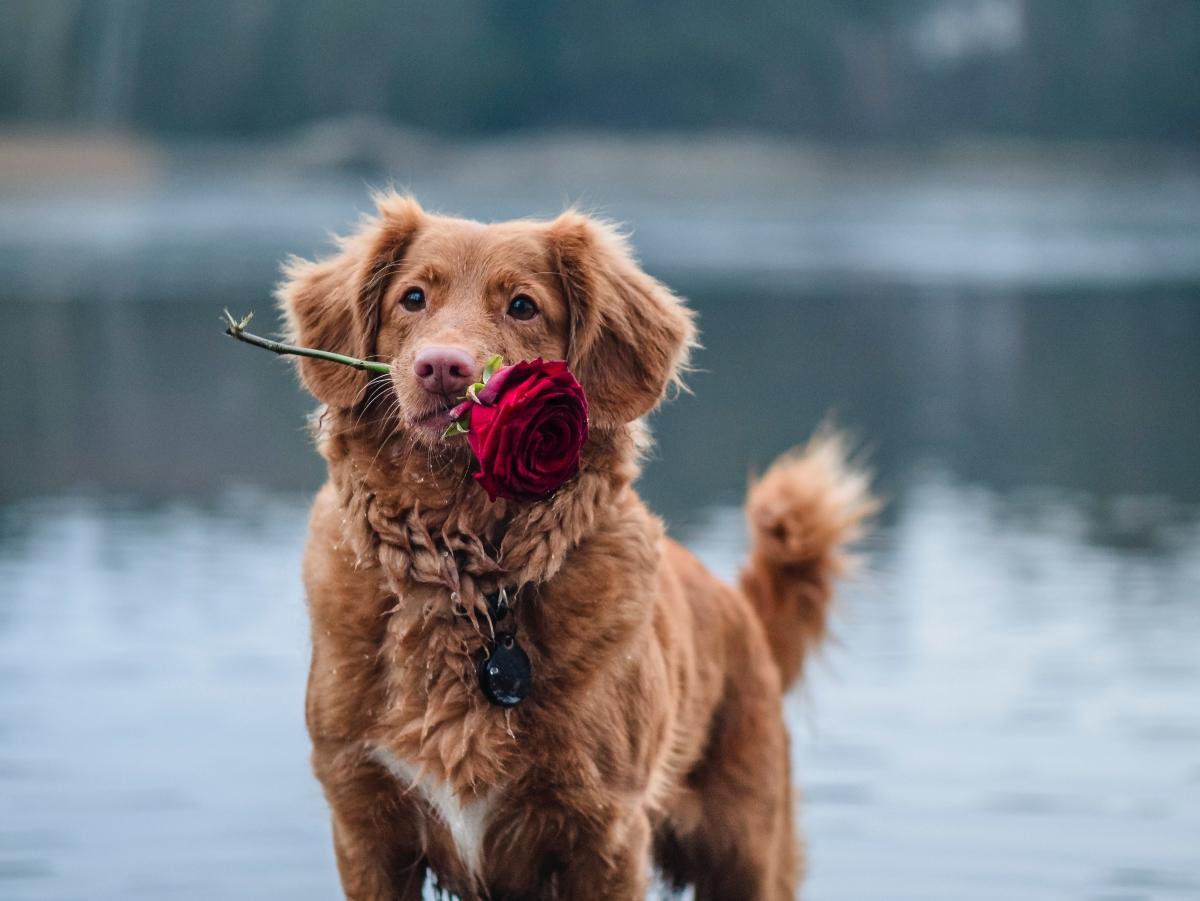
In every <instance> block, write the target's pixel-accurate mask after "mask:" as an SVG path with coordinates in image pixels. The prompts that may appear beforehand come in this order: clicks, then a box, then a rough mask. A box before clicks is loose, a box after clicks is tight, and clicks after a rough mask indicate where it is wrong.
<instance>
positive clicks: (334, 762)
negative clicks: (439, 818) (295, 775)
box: [313, 746, 426, 901]
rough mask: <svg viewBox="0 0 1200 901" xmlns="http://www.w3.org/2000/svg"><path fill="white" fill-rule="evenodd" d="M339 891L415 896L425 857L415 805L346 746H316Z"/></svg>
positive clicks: (384, 897) (353, 895)
mask: <svg viewBox="0 0 1200 901" xmlns="http://www.w3.org/2000/svg"><path fill="white" fill-rule="evenodd" d="M313 770H314V771H315V772H316V774H317V778H319V779H320V780H321V784H322V785H323V786H324V788H325V797H326V799H327V800H328V801H329V807H330V810H331V812H332V820H333V848H334V852H335V854H336V856H337V867H338V874H339V876H340V877H341V880H342V891H343V892H345V894H346V897H347V898H348V899H350V901H419V899H420V898H421V889H422V886H423V885H424V884H425V870H426V863H425V858H424V854H423V851H422V848H421V843H420V834H419V832H418V827H417V821H416V811H415V809H414V808H413V805H412V803H411V802H410V801H409V800H408V799H406V798H404V797H403V796H401V795H400V794H399V793H398V792H397V790H396V784H395V782H394V780H392V779H391V778H390V777H389V776H387V775H386V774H383V773H381V772H379V771H378V770H377V769H376V768H374V767H372V766H370V765H367V764H365V763H364V762H363V761H362V760H361V755H359V754H358V753H356V752H354V751H353V750H352V749H350V748H347V747H345V746H342V747H340V748H339V747H320V746H318V747H315V748H314V749H313Z"/></svg>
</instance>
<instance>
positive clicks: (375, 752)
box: [370, 745, 493, 875]
mask: <svg viewBox="0 0 1200 901" xmlns="http://www.w3.org/2000/svg"><path fill="white" fill-rule="evenodd" d="M370 756H371V759H372V760H374V761H375V762H376V763H378V764H380V765H381V766H382V767H383V768H384V769H386V770H387V771H388V772H389V773H391V774H392V776H393V777H394V778H395V779H396V780H397V781H399V782H401V783H403V784H404V785H405V786H406V787H410V788H412V789H415V790H416V791H418V792H420V793H421V797H423V798H424V799H425V800H426V801H427V802H428V803H429V806H430V807H432V808H433V809H434V811H435V812H436V813H437V815H438V819H440V820H441V821H442V823H443V824H445V826H446V829H447V831H449V833H450V837H451V838H452V839H453V840H454V847H455V849H456V850H457V851H458V859H459V860H460V861H461V862H462V865H463V866H464V867H466V868H467V869H468V870H469V871H470V872H471V873H473V874H476V875H478V874H479V873H480V865H481V862H482V857H483V834H484V830H485V829H486V828H487V821H488V815H489V814H490V813H491V807H492V800H493V792H488V793H487V794H485V795H481V796H479V797H477V798H474V799H472V800H471V801H468V802H467V803H466V804H463V803H461V802H460V801H459V799H458V796H457V795H455V794H454V790H453V789H451V788H450V786H449V785H447V784H446V783H445V782H442V781H441V780H440V779H435V778H434V777H432V776H430V775H429V774H427V773H421V772H419V771H418V770H417V768H416V767H415V766H413V765H412V764H411V763H409V762H408V761H407V760H401V759H400V758H399V757H397V756H396V755H395V754H393V753H392V752H391V751H389V750H388V749H387V748H381V747H379V746H378V745H376V746H374V747H373V748H371V751H370Z"/></svg>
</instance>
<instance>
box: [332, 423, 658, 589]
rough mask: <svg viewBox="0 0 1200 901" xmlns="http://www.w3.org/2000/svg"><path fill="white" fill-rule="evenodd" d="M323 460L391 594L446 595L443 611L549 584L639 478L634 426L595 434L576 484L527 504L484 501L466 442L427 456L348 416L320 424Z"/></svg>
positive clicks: (356, 543) (365, 554)
mask: <svg viewBox="0 0 1200 901" xmlns="http://www.w3.org/2000/svg"><path fill="white" fill-rule="evenodd" d="M318 422H319V427H318V437H319V444H320V448H321V453H322V455H323V456H324V457H325V459H326V461H327V462H328V464H329V471H330V475H331V478H332V480H333V482H334V484H335V486H336V487H337V490H338V492H339V494H340V495H341V499H342V503H343V509H345V510H346V511H347V521H346V530H347V537H348V538H349V539H350V541H351V542H352V543H353V547H354V550H355V552H356V553H357V554H358V557H359V559H360V561H362V562H364V563H376V562H377V563H378V564H379V566H380V568H381V569H382V571H383V574H384V577H385V579H386V581H387V584H388V587H389V589H390V590H391V591H392V592H393V593H395V594H396V595H397V596H401V597H402V596H403V595H404V594H405V587H406V585H407V584H408V583H410V582H420V583H426V584H433V585H442V586H445V587H446V588H447V589H448V591H447V594H446V596H447V599H448V601H447V603H448V604H453V603H458V602H460V601H461V603H464V604H465V605H466V606H468V607H471V606H475V607H477V608H478V607H480V606H482V605H484V600H483V596H484V594H485V593H486V592H488V591H493V590H495V588H496V587H497V586H498V585H500V584H501V583H504V584H509V585H514V584H515V585H525V584H529V583H541V582H545V581H548V580H549V579H551V578H553V576H554V575H555V573H557V572H558V570H559V568H560V567H561V566H562V564H563V561H564V560H565V558H566V556H567V555H568V554H569V553H570V552H571V550H572V549H573V548H575V547H576V546H577V545H578V544H579V543H580V542H581V541H582V540H583V539H584V538H586V537H587V535H588V534H589V533H590V532H591V531H592V530H593V529H595V528H596V527H597V524H598V521H599V520H601V519H602V518H603V517H605V516H606V515H607V514H608V513H609V511H610V510H611V509H612V507H613V502H614V500H615V499H616V498H617V497H618V495H619V494H620V493H621V492H622V491H624V490H626V489H627V488H628V487H629V485H630V484H631V483H632V482H633V480H634V479H635V478H636V477H637V474H638V468H639V467H638V462H639V459H640V456H641V451H642V448H643V446H644V445H645V443H646V438H645V430H644V427H643V426H642V424H641V423H632V424H630V425H626V426H622V427H619V428H616V429H612V430H603V431H601V430H595V431H593V433H592V435H591V436H590V437H589V439H588V442H587V444H586V445H585V447H584V449H583V454H582V459H581V465H580V471H579V474H578V475H577V476H576V477H575V478H573V479H571V481H569V482H568V483H567V484H566V485H564V486H563V487H562V488H560V489H559V490H558V492H556V493H555V494H554V495H553V496H552V497H550V498H548V499H546V500H544V501H540V502H537V503H532V504H522V503H516V502H512V501H505V500H497V501H495V502H491V501H489V500H488V498H487V495H486V493H485V492H484V491H483V489H482V488H481V487H480V486H479V485H478V483H477V482H476V481H475V479H474V478H472V476H471V475H470V457H469V453H468V452H467V451H466V448H465V442H463V444H462V445H460V446H458V447H454V446H453V445H448V446H440V445H439V446H437V447H435V448H429V447H426V446H424V445H422V444H420V443H418V442H416V441H414V440H413V438H412V437H411V436H410V435H408V434H406V433H405V432H404V431H402V430H401V431H380V429H379V428H378V427H377V426H374V425H366V426H359V425H356V424H355V422H354V417H353V416H352V414H351V412H350V411H345V412H342V411H326V412H325V414H324V415H322V416H321V417H319V419H318Z"/></svg>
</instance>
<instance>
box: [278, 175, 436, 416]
mask: <svg viewBox="0 0 1200 901" xmlns="http://www.w3.org/2000/svg"><path fill="white" fill-rule="evenodd" d="M375 202H376V207H377V215H376V216H374V217H372V218H370V219H368V220H366V221H365V222H364V223H363V224H362V225H361V226H360V227H359V229H358V230H357V231H356V232H354V234H352V235H350V236H348V237H346V238H341V239H339V240H338V246H339V248H340V250H339V252H338V253H336V254H334V255H333V256H331V257H326V258H325V259H323V260H318V261H316V262H310V261H308V260H302V259H299V258H295V257H294V258H292V259H291V260H289V261H288V263H287V264H286V266H285V267H284V271H283V282H282V283H281V284H280V285H279V288H278V290H277V291H276V296H277V297H278V299H279V305H280V307H281V308H282V309H283V313H284V316H285V317H286V319H287V332H288V339H289V340H290V341H292V342H294V343H296V344H300V345H302V346H304V347H315V348H317V349H319V350H329V351H333V352H334V353H339V354H346V355H347V356H351V357H359V358H360V359H364V360H369V359H372V358H373V357H374V356H375V338H376V334H377V333H378V331H379V307H380V301H381V298H382V295H383V292H384V290H385V289H386V288H387V284H388V282H389V281H390V278H389V275H390V272H391V270H393V269H395V267H396V264H398V263H399V262H400V261H401V260H402V259H403V257H404V253H405V251H406V250H407V249H408V247H409V245H410V244H411V243H412V240H413V238H414V237H415V236H416V234H417V232H418V231H419V230H420V227H421V222H422V221H423V219H424V216H425V213H424V211H423V210H422V209H421V207H420V205H419V204H418V203H417V202H416V201H415V200H413V199H412V198H411V197H401V196H398V195H395V194H389V195H385V196H381V197H377V198H376V201H375ZM296 359H297V360H298V361H299V362H298V366H299V370H300V380H301V381H302V382H304V387H306V388H307V389H308V390H309V391H310V392H312V394H313V396H314V397H316V398H317V400H319V401H321V402H322V403H325V404H328V405H329V406H331V407H344V408H345V407H354V406H356V405H357V404H359V403H361V402H362V401H363V400H364V399H365V398H366V395H367V384H368V382H369V380H370V376H369V375H368V374H367V373H365V372H362V371H360V370H358V369H351V368H350V367H349V366H342V365H341V364H339V363H329V362H326V361H323V360H313V359H310V358H307V357H297V358H296Z"/></svg>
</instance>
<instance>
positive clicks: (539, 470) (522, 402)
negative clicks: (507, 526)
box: [454, 360, 588, 502]
mask: <svg viewBox="0 0 1200 901" xmlns="http://www.w3.org/2000/svg"><path fill="white" fill-rule="evenodd" d="M476 396H477V397H478V402H477V403H476V402H474V401H467V402H465V403H463V404H461V405H460V406H459V407H458V408H456V410H455V413H454V415H455V416H456V417H458V416H461V415H463V412H464V411H466V410H469V411H470V414H471V419H470V425H469V431H468V432H467V440H468V441H469V442H470V445H471V452H472V453H474V455H475V460H476V462H477V464H478V466H479V470H478V471H477V472H476V473H475V478H476V480H478V482H479V484H480V485H482V486H483V489H484V491H486V492H487V495H488V498H489V499H491V500H493V501H494V500H495V499H496V498H498V497H503V498H508V499H509V500H515V501H526V502H528V501H539V500H544V499H545V498H547V497H549V496H550V495H552V494H554V492H555V491H557V490H558V489H559V488H560V487H561V486H562V485H563V483H565V482H566V481H567V480H568V479H570V478H572V477H573V476H574V475H575V474H576V473H577V472H579V454H580V451H581V450H582V448H583V443H584V442H585V441H586V440H587V435H588V422H587V397H586V396H585V395H584V392H583V386H582V385H580V384H579V382H578V381H576V379H575V376H574V375H573V374H572V373H571V370H570V369H568V368H567V364H566V362H565V361H563V360H548V361H542V360H529V361H526V362H523V363H514V364H513V365H512V366H506V367H504V368H503V369H500V370H498V371H497V372H496V373H494V374H493V375H492V377H491V378H490V379H488V382H487V384H486V385H485V386H484V387H483V388H482V389H480V390H479V392H478V393H477V395H476Z"/></svg>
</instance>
